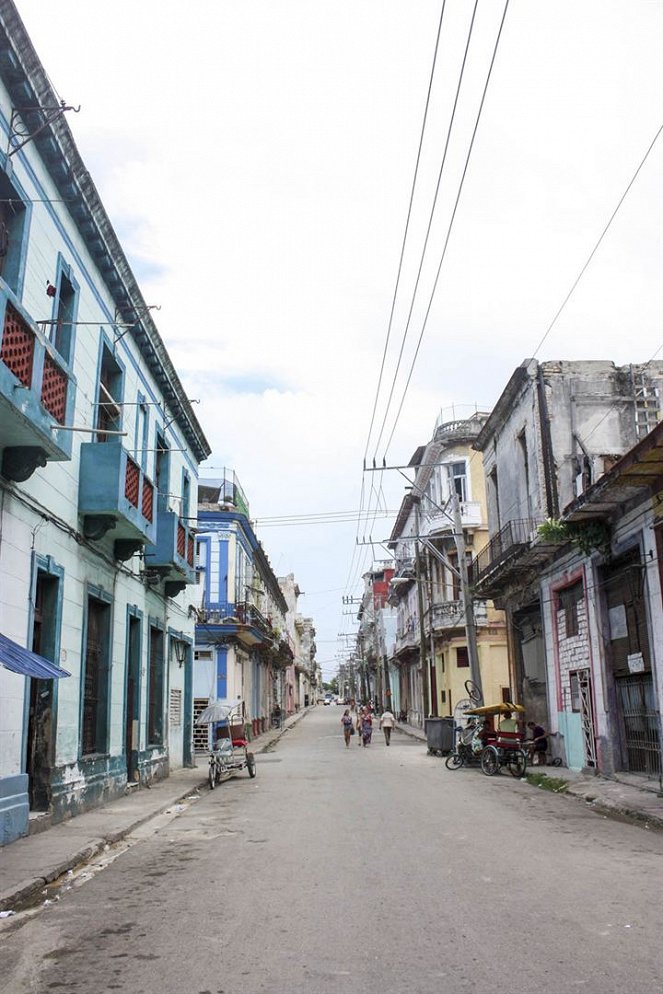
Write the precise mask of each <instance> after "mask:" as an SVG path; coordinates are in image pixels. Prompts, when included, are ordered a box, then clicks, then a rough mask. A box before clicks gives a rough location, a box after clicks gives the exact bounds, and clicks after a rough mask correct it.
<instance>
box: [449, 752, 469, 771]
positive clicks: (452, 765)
mask: <svg viewBox="0 0 663 994" xmlns="http://www.w3.org/2000/svg"><path fill="white" fill-rule="evenodd" d="M464 762H465V760H464V759H463V757H462V756H461V755H459V753H457V752H451V753H449V755H448V756H447V758H446V759H445V761H444V765H445V766H446V768H447V769H448V770H459V769H460V768H461V766H462V765H463V763H464Z"/></svg>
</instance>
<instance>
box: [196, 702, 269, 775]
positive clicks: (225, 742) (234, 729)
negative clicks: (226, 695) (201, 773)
mask: <svg viewBox="0 0 663 994" xmlns="http://www.w3.org/2000/svg"><path fill="white" fill-rule="evenodd" d="M196 724H197V725H216V726H217V727H216V728H215V729H214V734H215V736H216V739H215V741H214V743H213V745H212V748H211V749H210V752H209V771H208V780H209V786H210V790H214V788H215V786H216V784H218V783H223V781H224V780H229V779H230V777H232V776H235V774H237V773H241V771H242V770H246V771H247V772H248V774H249V776H250V777H254V776H255V775H256V761H255V757H254V755H253V753H252V752H249V749H248V746H249V743H248V740H247V738H246V731H245V728H244V711H243V705H242V704H237V705H228V704H221V703H220V702H219V701H215V702H214V703H213V704H210V705H209V706H208V707H206V708H205V710H204V711H202V712H201V713H200V714H199V715H198V718H197V719H196Z"/></svg>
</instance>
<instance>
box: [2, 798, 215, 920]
mask: <svg viewBox="0 0 663 994" xmlns="http://www.w3.org/2000/svg"><path fill="white" fill-rule="evenodd" d="M206 783H207V780H206V779H201V781H200V783H197V784H192V785H189V787H188V788H187V789H186V790H185V791H184V792H183V793H182V794H178V795H177V797H176V798H172V799H171V800H169V801H168V802H167V803H164V804H163V806H162V807H160V808H158V809H157V810H156V811H150V812H149V814H143V815H141V816H140V818H136V819H135V821H133V822H131V824H129V825H125V826H124V827H123V828H120V829H116V830H114V831H109V832H108V833H107V834H106V835H104V836H102V837H100V838H95V839H93V840H92V841H91V842H87V843H86V844H85V845H84V846H82V847H81V848H80V849H77V850H76V851H75V852H73V853H72V854H71V855H70V856H67V857H65V859H63V860H61V861H60V862H59V863H57V864H56V865H55V866H53V867H51V868H50V869H49V870H48V871H47V872H46V873H45V874H43V875H41V876H38V877H32V878H30V879H28V880H23V881H21V883H20V884H19V886H18V887H14V888H13V889H12V890H10V891H9V890H7V891H2V892H0V911H7V910H9V909H10V907H11V906H12V905H13V904H17V903H21V902H23V901H27V900H29V898H31V897H32V896H33V895H34V894H36V893H37V892H38V891H40V890H43V889H44V887H45V886H46V884H51V883H53V882H54V881H55V880H57V879H58V878H59V877H61V876H63V875H64V874H65V873H66V872H67V870H73V869H74V867H76V866H78V865H79V864H80V863H88V862H89V861H90V860H91V859H93V858H94V857H95V856H96V855H98V853H100V852H102V851H103V849H104V846H107V845H109V846H111V845H115V843H117V842H120V841H121V840H122V839H124V838H126V836H127V835H130V834H131V833H132V832H134V831H135V830H136V829H137V828H140V826H141V825H144V824H145V823H146V822H148V821H150V820H151V819H152V818H158V817H159V815H162V814H164V812H166V811H167V810H168V808H170V807H172V806H173V805H174V804H179V803H180V802H181V801H183V800H185V798H187V797H188V796H189V795H190V794H191V791H193V790H197V789H198V788H199V787H203V786H204V785H205V784H206ZM26 838H29V836H26Z"/></svg>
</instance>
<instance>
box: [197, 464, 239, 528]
mask: <svg viewBox="0 0 663 994" xmlns="http://www.w3.org/2000/svg"><path fill="white" fill-rule="evenodd" d="M198 501H199V503H200V504H207V505H210V506H211V507H215V508H216V507H223V508H226V509H228V510H233V511H237V512H238V513H239V514H243V515H244V516H245V517H247V518H248V517H249V502H248V501H247V499H246V494H245V493H244V491H243V489H242V487H241V486H240V482H239V480H238V479H237V474H236V473H235V471H234V470H232V469H225V468H224V470H223V474H222V476H219V477H215V478H214V479H210V480H200V482H199V484H198Z"/></svg>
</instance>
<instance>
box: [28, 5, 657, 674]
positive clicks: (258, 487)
mask: <svg viewBox="0 0 663 994" xmlns="http://www.w3.org/2000/svg"><path fill="white" fill-rule="evenodd" d="M17 6H18V10H19V13H20V14H21V16H22V18H23V20H24V22H25V24H26V27H27V29H28V32H29V33H30V35H31V37H32V40H33V42H34V44H35V47H36V49H37V52H38V54H39V56H40V58H41V61H42V63H43V64H44V66H45V68H46V71H47V72H48V74H49V76H50V78H51V80H52V82H53V85H54V86H55V89H56V91H57V92H58V94H59V95H60V96H61V97H62V98H64V99H65V100H66V101H67V102H68V103H71V104H74V105H79V104H80V105H81V111H80V113H79V114H77V115H73V114H69V115H68V121H69V124H70V127H71V128H72V130H73V133H74V136H75V139H76V141H77V144H78V146H79V149H80V151H81V154H82V156H83V159H84V161H85V162H86V165H87V166H88V168H89V170H90V172H91V174H92V177H93V179H94V181H95V183H96V185H97V188H98V189H99V192H100V194H101V197H102V200H103V202H104V205H105V207H106V210H107V212H108V214H109V216H110V218H111V220H112V222H113V224H114V226H115V229H116V231H117V233H118V235H119V237H120V240H121V242H122V244H123V246H124V249H125V251H126V253H127V255H128V257H129V260H130V262H131V265H132V267H133V270H134V272H135V275H136V277H137V279H138V281H139V284H140V286H141V288H142V290H143V294H144V296H145V299H146V300H147V302H148V303H150V304H157V305H159V306H160V308H161V309H160V311H159V312H158V313H157V312H154V316H155V319H156V322H157V326H158V328H159V330H160V333H161V335H162V337H163V339H164V341H165V343H166V345H167V347H168V349H169V351H170V354H171V357H172V359H173V361H174V363H175V366H176V368H177V370H178V372H179V375H180V377H181V379H182V381H183V383H184V385H185V388H186V390H187V393H188V396H189V397H191V398H194V399H197V400H199V401H200V404H199V405H197V406H196V407H195V411H196V414H197V416H198V417H199V420H200V421H201V424H202V426H203V429H204V431H205V434H206V436H207V438H208V440H209V442H210V444H211V446H212V450H213V455H212V457H211V459H210V460H208V462H207V463H206V464H205V465H204V466H203V467H202V469H201V476H208V477H214V476H218V475H219V473H220V469H219V467H228V468H230V469H233V470H234V471H235V472H236V473H237V475H238V478H239V480H240V482H241V484H242V486H243V488H244V490H245V492H246V494H247V497H248V500H249V504H250V508H251V516H252V518H253V520H254V521H255V522H256V530H257V533H258V536H259V538H260V539H261V540H262V542H263V545H264V547H265V551H266V552H267V555H268V557H269V559H270V562H271V564H272V567H273V569H274V571H275V572H276V574H277V575H284V574H287V573H294V574H295V576H296V578H297V581H298V583H299V586H300V588H301V589H302V591H303V592H304V594H303V596H302V597H301V599H300V602H299V608H300V610H301V612H302V613H303V614H304V615H306V616H310V617H312V618H313V619H314V623H315V627H316V630H317V638H316V642H317V645H318V660H319V661H320V663H321V665H322V668H323V674H324V676H325V678H329V677H330V676H331V674H332V673H333V672H334V670H335V669H336V665H337V661H338V659H339V656H342V655H343V653H344V651H345V646H346V642H347V640H346V639H339V638H338V636H339V634H341V633H352V632H354V631H355V630H356V626H355V623H354V619H353V617H352V611H351V608H349V607H347V606H344V605H343V602H342V598H343V597H344V596H346V597H347V596H353V595H354V596H357V595H358V594H359V592H360V590H361V586H362V584H361V575H362V573H363V572H365V571H366V570H367V569H369V568H370V566H371V563H372V561H373V560H374V559H375V560H381V559H384V558H385V557H386V555H387V551H386V549H385V548H384V547H383V546H380V545H378V544H375V545H374V546H371V545H370V544H368V540H369V538H372V539H373V540H374V541H375V542H376V543H378V542H381V541H384V540H385V539H386V538H387V537H388V535H389V533H390V530H391V524H392V523H393V520H394V519H393V514H392V516H391V517H387V516H384V517H377V518H375V519H374V510H375V506H376V499H375V494H374V493H372V492H371V487H372V486H373V485H374V482H376V478H375V477H370V476H369V475H368V474H364V473H363V469H362V467H363V461H364V457H365V456H366V457H367V459H368V463H369V465H370V463H371V461H372V459H373V458H374V457H375V458H376V459H377V460H378V463H381V462H382V461H383V459H384V460H385V461H386V463H387V464H388V465H402V464H404V463H407V462H408V461H409V459H410V457H411V455H412V453H413V452H414V450H415V448H416V447H417V446H418V445H421V444H424V443H425V442H426V441H428V440H429V438H430V437H431V435H432V432H433V429H434V427H435V423H436V421H437V419H438V418H439V417H440V416H442V417H443V418H444V419H445V420H452V419H453V418H454V417H457V416H466V415H468V414H470V413H471V412H472V411H473V410H475V409H476V408H477V407H478V408H479V409H480V410H490V407H491V406H492V405H493V404H494V403H495V401H496V399H497V398H498V397H499V395H500V393H501V391H502V389H503V387H504V386H505V384H506V381H507V380H508V378H509V376H510V375H511V373H512V372H513V370H514V368H515V367H516V366H517V365H519V364H520V363H521V362H522V361H523V359H525V358H527V357H529V356H532V355H535V354H536V357H537V358H539V359H541V360H546V359H599V358H600V359H612V360H614V361H615V362H617V363H619V364H623V363H629V362H634V363H638V362H647V361H648V360H649V359H651V358H652V357H653V356H654V354H656V353H657V350H658V349H659V348H661V346H663V322H662V320H661V317H662V311H663V279H661V272H662V269H663V242H662V239H663V235H662V233H663V196H662V180H663V136H662V137H661V138H660V139H659V140H658V141H657V142H656V143H655V145H654V147H653V149H652V151H651V153H650V155H649V157H648V158H647V160H646V162H645V164H644V166H643V167H642V169H641V171H640V173H639V174H638V176H637V178H636V180H635V182H634V183H633V186H632V188H631V190H630V191H629V193H628V196H627V197H626V199H625V200H624V202H623V204H622V206H621V207H620V209H619V212H618V213H617V215H616V217H615V220H614V221H613V223H612V225H611V227H610V229H609V231H608V232H607V234H606V236H605V238H604V240H603V241H602V243H601V245H600V247H599V249H598V251H597V252H596V255H595V256H594V258H593V259H592V262H591V264H590V265H589V267H588V268H587V270H586V272H585V274H584V275H583V277H582V279H581V281H580V283H579V284H578V286H577V288H576V289H575V291H574V292H573V294H572V296H571V298H570V299H569V301H568V303H567V304H566V305H565V307H564V308H563V310H562V313H561V315H560V316H559V318H558V320H557V321H556V322H555V324H554V326H553V328H552V330H551V331H550V333H549V334H548V336H547V338H546V339H545V341H544V343H543V345H542V347H541V348H540V350H539V351H538V352H537V351H536V350H537V346H538V345H539V343H540V341H541V339H542V338H543V336H544V335H545V333H546V330H547V329H548V328H549V326H550V324H551V322H552V321H553V318H554V317H555V314H556V312H557V311H558V309H559V307H560V305H561V304H562V302H563V301H564V299H565V298H566V296H567V294H568V292H569V290H570V289H571V287H572V286H573V284H574V281H575V280H576V278H577V276H578V275H579V273H580V271H581V270H582V268H583V266H584V264H585V262H586V260H587V258H588V257H589V255H590V253H591V251H592V249H593V248H594V246H595V244H596V242H597V241H598V239H599V236H600V235H601V232H602V231H603V229H604V228H605V226H606V224H607V223H608V221H609V219H610V217H611V215H612V214H613V211H614V210H615V208H616V207H617V205H618V203H619V201H620V198H621V197H622V195H623V194H624V191H625V190H626V188H627V186H628V184H629V183H630V181H631V179H632V178H633V176H634V174H635V172H636V170H637V168H638V166H639V165H640V163H641V161H642V159H643V157H644V156H645V153H646V152H647V149H648V148H649V146H650V145H651V143H652V140H653V139H654V137H655V135H656V134H657V132H658V130H659V128H660V127H661V125H662V124H663V73H661V69H660V66H661V58H660V49H661V41H662V40H663V0H536V2H534V0H511V2H510V3H509V5H508V10H507V14H506V18H505V21H504V26H503V30H502V34H501V36H500V40H499V45H498V46H497V53H496V56H495V61H494V66H493V69H492V73H491V76H490V82H489V85H488V88H487V91H486V96H485V100H484V103H483V108H482V111H481V115H480V119H479V124H478V127H477V129H476V136H475V139H474V142H473V144H472V148H471V155H470V157H469V163H468V165H467V170H466V173H465V178H464V181H463V184H462V189H461V193H460V198H459V199H458V206H457V208H456V211H455V216H454V218H453V222H452V223H451V217H452V212H453V210H454V204H455V201H456V198H457V196H458V191H459V185H460V183H461V177H462V174H463V169H464V167H465V164H466V160H467V156H468V150H469V149H470V143H471V138H472V132H473V129H474V127H475V122H476V119H477V113H478V110H479V106H480V102H481V96H482V92H483V88H484V85H485V81H486V76H487V73H488V70H489V65H490V61H491V57H492V54H493V50H494V46H495V42H496V38H497V34H498V29H499V25H500V21H501V18H502V14H503V10H504V4H503V0H479V2H478V3H477V4H476V13H475V14H474V20H472V19H473V12H474V10H475V3H474V0H447V2H446V4H445V8H444V16H443V17H442V27H441V30H440V35H439V46H438V55H437V61H436V71H435V74H434V77H433V82H432V86H431V88H430V102H429V106H428V111H427V114H426V128H425V130H424V138H423V142H422V145H421V155H420V157H419V166H418V171H417V183H416V187H415V193H414V197H413V200H412V210H411V215H410V221H409V225H408V235H407V239H406V240H405V252H404V255H403V265H402V270H401V275H400V279H399V281H398V292H397V293H396V292H395V291H396V286H397V274H398V272H399V260H400V256H401V248H402V245H403V241H404V233H405V230H406V222H407V218H408V209H409V204H410V197H411V191H412V186H413V177H414V175H415V167H416V164H417V159H418V149H419V143H420V137H421V133H422V123H423V120H424V112H425V109H426V104H427V94H428V90H429V81H430V78H431V68H432V64H433V55H434V51H435V46H436V38H437V34H438V26H439V23H440V13H441V10H442V0H416V2H415V0H189V2H188V3H186V4H184V3H181V2H178V3H175V2H173V0H158V2H157V0H140V3H137V2H136V0H94V2H93V3H90V2H89V0H51V3H49V4H48V5H46V4H44V2H43V0H17ZM470 25H472V32H471V36H470V43H469V47H468V48H467V56H466V59H465V68H464V71H463V75H462V84H461V86H460V89H459V91H458V97H457V100H456V93H457V89H458V80H459V75H460V72H461V64H462V62H463V56H464V52H465V49H466V45H467V39H468V34H469V31H470ZM455 100H456V110H455V114H454V115H453V126H452V127H451V129H450V130H449V125H450V120H451V117H452V111H453V107H454V101H455ZM445 147H446V149H447V151H446V156H445ZM443 157H444V169H443V171H442V180H441V183H440V192H439V195H438V197H437V203H436V205H435V211H434V212H433V213H432V221H431V222H430V234H429V237H428V242H427V246H426V251H425V253H423V249H424V242H425V238H426V231H427V228H428V226H429V221H430V218H431V211H432V206H433V200H434V194H435V188H436V184H437V181H438V176H439V172H440V167H441V163H442V161H443ZM445 241H447V248H446V252H444V258H443V261H442V265H441V268H440V276H439V281H438V282H437V286H436V288H435V292H434V293H433V285H434V280H435V276H436V272H437V270H438V266H440V260H441V258H442V254H443V247H444V244H445ZM422 253H423V262H422V261H421V260H422ZM419 269H421V274H420V277H419V282H418V290H417V293H416V294H414V288H415V283H416V280H417V272H418V270H419ZM394 299H395V307H394V312H393V319H392V320H391V321H390V313H391V309H392V301H393V300H394ZM410 313H411V316H410V318H409V321H408V315H409V314H410ZM406 329H407V334H406ZM420 336H421V343H420V346H419V349H418V351H417V352H416V358H415V351H416V350H417V343H418V340H419V338H420ZM401 349H402V360H401V363H400V366H399V365H398V356H399V353H400V352H401ZM383 357H384V368H383V373H382V377H381V380H380V370H381V366H382V363H383ZM410 369H412V375H411V379H410V382H409V384H408V385H407V386H406V381H407V377H408V374H409V372H410ZM379 380H380V389H379V390H378V382H379ZM392 386H393V390H392ZM390 395H391V400H389V398H390ZM401 401H402V405H401ZM399 408H400V413H398V412H399ZM374 410H375V417H374V418H373V417H372V416H373V412H374ZM383 424H384V430H381V428H382V426H383ZM371 425H372V428H371ZM363 481H365V486H364V487H363V488H362V483H363ZM379 482H380V483H381V485H382V489H383V494H384V496H383V498H382V501H381V506H382V507H383V508H385V509H386V510H388V511H391V512H395V511H396V510H397V509H398V506H399V504H400V501H401V500H402V497H403V495H404V485H405V481H404V480H403V478H402V477H401V476H400V475H399V474H398V473H397V472H395V471H388V472H386V473H384V474H383V475H382V476H381V478H380V480H379ZM337 512H345V514H344V515H337ZM360 512H361V513H360ZM314 515H315V516H318V518H317V520H312V519H311V518H310V517H309V516H314ZM332 515H335V516H336V520H332ZM283 516H291V522H290V523H288V524H284V523H280V524H277V523H275V521H274V519H278V518H282V517H283ZM296 516H299V517H296ZM339 519H340V520H339ZM296 521H298V522H299V523H294V522H296ZM358 543H360V544H358ZM364 543H366V544H364Z"/></svg>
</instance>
